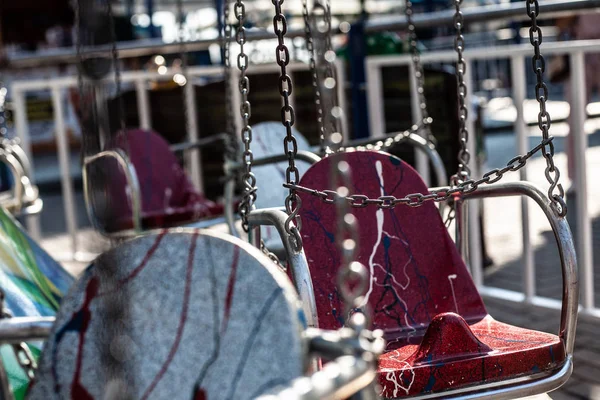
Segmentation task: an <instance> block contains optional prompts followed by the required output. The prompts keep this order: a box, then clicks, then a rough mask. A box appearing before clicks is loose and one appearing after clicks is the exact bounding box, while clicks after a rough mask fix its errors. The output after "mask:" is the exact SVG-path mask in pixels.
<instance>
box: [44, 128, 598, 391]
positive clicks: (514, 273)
mask: <svg viewBox="0 0 600 400" xmlns="http://www.w3.org/2000/svg"><path fill="white" fill-rule="evenodd" d="M598 128H600V126H599V123H598V122H595V121H592V122H590V123H589V124H588V126H586V130H587V131H588V134H589V136H588V137H589V142H590V149H588V154H587V165H588V181H589V184H588V190H589V193H588V196H589V211H590V215H591V216H592V219H593V235H594V249H600V201H599V200H597V199H600V185H598V183H597V182H598V180H597V179H598V178H597V176H598V175H599V174H600V131H598ZM566 131H567V127H566V124H555V125H554V126H553V134H554V135H556V136H557V138H556V140H555V144H556V151H557V157H556V162H557V165H558V166H559V168H560V169H561V171H563V177H566V176H567V175H568V174H567V171H566V158H565V155H564V154H563V153H562V151H563V148H564V137H562V136H563V135H564V134H566ZM596 132H597V133H596ZM530 134H531V138H530V144H531V145H533V144H534V143H535V142H537V141H538V140H539V138H538V137H537V136H536V135H538V133H537V132H536V131H535V129H533V128H532V130H531V132H530ZM486 148H487V149H488V153H489V154H488V160H487V165H486V167H485V168H484V169H489V168H494V167H500V166H502V165H503V164H504V163H505V162H506V161H507V160H508V159H510V158H512V156H511V155H512V154H515V153H516V151H515V146H514V137H513V135H512V134H511V133H510V132H505V133H502V132H500V133H496V134H494V135H490V136H489V137H487V138H486ZM491 150H493V152H491ZM543 168H544V160H543V159H542V158H540V157H537V158H535V159H533V160H532V161H531V163H530V164H529V165H528V167H527V172H528V174H529V179H530V180H531V181H533V182H534V183H536V184H538V185H540V186H542V187H547V186H546V183H545V178H544V175H543ZM506 179H507V180H516V179H518V176H517V175H515V174H513V175H508V176H507V177H506ZM567 181H568V180H565V183H567ZM44 201H45V211H44V213H43V214H42V217H41V222H42V229H43V231H44V233H45V239H44V241H43V246H44V247H45V248H46V249H47V250H48V251H49V252H50V253H52V254H53V255H54V256H55V257H57V258H58V259H59V260H61V262H63V263H64V264H65V265H66V266H67V268H69V269H70V270H72V271H73V272H75V273H77V272H80V271H81V270H82V268H84V267H85V265H86V262H87V261H88V260H86V259H89V256H90V255H93V254H94V253H98V252H100V251H102V250H103V249H105V248H108V247H109V245H110V244H109V243H108V242H107V241H106V240H103V239H102V238H101V237H100V236H99V235H97V234H95V233H93V232H92V231H91V230H90V229H87V230H85V231H84V232H83V234H82V235H80V237H79V241H80V249H82V250H83V252H82V253H81V254H79V255H78V256H79V257H80V259H79V261H73V260H72V259H69V245H70V242H69V238H68V237H66V236H65V235H63V234H60V232H64V231H65V227H64V222H63V221H64V220H63V217H62V212H63V211H62V202H61V198H60V196H59V195H58V194H56V193H46V194H45V195H44ZM569 206H570V207H569V221H570V222H571V223H572V221H574V220H575V219H574V215H575V213H576V212H577V210H576V209H575V207H574V205H573V201H572V199H569ZM77 208H78V221H79V226H81V227H86V226H88V227H89V223H88V221H87V217H86V215H85V208H84V206H83V199H82V197H81V193H80V191H78V196H77ZM531 208H532V211H531V232H532V245H533V247H534V253H535V261H536V284H537V291H538V294H539V295H541V296H547V297H551V298H556V299H558V298H560V293H561V277H560V269H559V263H558V255H557V252H556V248H555V246H554V244H553V240H554V239H553V237H552V233H551V231H550V230H549V226H548V224H547V222H546V220H545V217H544V216H543V214H541V212H539V211H538V210H535V207H534V205H533V204H532V206H531ZM520 215H521V214H520V200H519V199H517V198H513V199H486V200H485V201H484V218H485V235H486V242H487V248H488V253H489V255H490V257H491V258H492V259H493V260H494V265H493V266H492V267H491V268H489V269H487V270H486V276H485V284H486V285H489V286H495V287H500V288H504V289H511V290H517V291H519V290H521V286H522V267H521V262H520V257H521V251H522V246H521V223H520ZM572 228H573V231H574V232H576V229H575V228H576V227H575V226H573V225H572ZM575 239H576V238H575ZM86 253H87V254H86ZM596 253H597V254H596V255H597V256H596V258H595V262H594V268H595V272H596V274H595V276H596V278H595V280H596V282H597V283H600V252H599V251H596ZM596 287H598V286H596ZM599 293H600V291H599V292H598V293H597V294H596V299H597V300H596V301H597V304H600V295H599ZM486 304H487V305H488V309H489V311H490V313H491V314H492V315H493V316H495V317H496V318H497V319H499V320H501V321H504V322H507V323H512V324H515V325H519V326H523V327H526V328H530V329H537V330H542V331H547V332H551V333H556V332H557V330H558V323H559V313H558V312H555V311H548V310H541V309H533V308H528V307H525V306H523V305H522V304H514V303H507V302H504V301H499V300H490V299H486ZM599 337H600V321H590V320H587V321H585V320H580V321H579V324H578V331H577V338H576V351H575V371H574V374H573V377H572V378H571V379H570V380H569V382H568V383H567V384H566V385H565V386H564V387H563V388H561V389H559V390H558V391H555V392H553V393H551V394H550V395H551V397H552V398H553V399H555V400H560V399H600V339H599Z"/></svg>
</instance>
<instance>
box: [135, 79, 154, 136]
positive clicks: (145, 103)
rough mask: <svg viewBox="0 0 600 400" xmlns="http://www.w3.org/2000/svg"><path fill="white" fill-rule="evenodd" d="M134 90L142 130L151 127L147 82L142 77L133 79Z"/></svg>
mask: <svg viewBox="0 0 600 400" xmlns="http://www.w3.org/2000/svg"><path fill="white" fill-rule="evenodd" d="M135 91H136V94H137V96H136V97H137V111H138V116H139V119H140V127H141V128H142V129H143V130H146V131H148V130H150V129H152V117H151V114H150V98H149V96H148V87H147V82H146V79H145V78H144V77H141V78H139V79H137V80H136V81H135Z"/></svg>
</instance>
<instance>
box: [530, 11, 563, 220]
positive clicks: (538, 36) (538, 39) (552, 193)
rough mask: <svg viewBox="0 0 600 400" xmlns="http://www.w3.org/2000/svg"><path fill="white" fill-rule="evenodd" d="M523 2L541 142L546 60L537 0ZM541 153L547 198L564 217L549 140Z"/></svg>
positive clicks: (545, 128)
mask: <svg viewBox="0 0 600 400" xmlns="http://www.w3.org/2000/svg"><path fill="white" fill-rule="evenodd" d="M525 4H526V6H527V15H528V16H529V18H530V19H531V26H530V27H529V41H530V42H531V44H532V46H533V48H534V55H533V57H532V59H531V66H532V69H533V72H534V73H535V76H536V81H537V82H536V85H535V98H536V99H537V101H538V103H539V105H540V112H539V114H538V126H539V128H540V131H542V143H544V142H546V141H547V140H548V139H549V138H551V136H550V134H549V130H550V125H551V124H552V120H551V118H550V114H549V113H548V111H547V110H546V101H547V100H548V87H547V86H546V84H545V83H544V71H545V69H546V61H545V59H544V56H542V54H541V53H540V45H541V44H542V29H541V28H540V27H539V25H538V21H537V17H538V15H539V11H540V9H539V4H538V0H527V2H526V3H525ZM532 6H533V7H532ZM542 154H543V156H544V158H545V159H546V171H545V174H546V179H547V180H548V183H549V184H550V188H549V189H548V199H549V200H550V202H551V206H552V210H553V211H554V212H555V213H556V215H557V216H559V217H564V216H566V215H567V204H566V202H565V199H564V196H565V192H564V189H563V187H562V184H560V183H559V180H560V171H559V170H558V167H557V166H556V165H555V164H554V144H553V143H552V142H551V141H549V142H548V143H547V145H544V146H543V147H542Z"/></svg>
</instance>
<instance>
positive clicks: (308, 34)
mask: <svg viewBox="0 0 600 400" xmlns="http://www.w3.org/2000/svg"><path fill="white" fill-rule="evenodd" d="M302 17H303V18H304V37H305V42H306V50H307V51H308V55H309V61H308V65H309V70H310V72H311V78H312V86H313V91H314V95H315V107H316V111H317V125H318V129H319V139H320V146H321V148H320V153H321V154H326V153H327V152H328V149H327V146H325V124H324V122H323V104H322V102H321V89H320V87H319V76H318V71H317V63H316V60H315V49H314V43H313V37H312V36H313V35H312V28H311V22H310V15H309V12H308V0H302Z"/></svg>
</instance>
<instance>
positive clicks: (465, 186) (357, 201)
mask: <svg viewBox="0 0 600 400" xmlns="http://www.w3.org/2000/svg"><path fill="white" fill-rule="evenodd" d="M553 140H554V137H552V136H550V137H548V138H547V139H544V140H542V142H541V143H540V144H538V145H537V146H535V147H534V148H533V149H531V150H530V151H529V152H527V154H525V155H523V156H516V157H514V158H512V159H511V160H510V161H509V162H508V163H507V164H506V166H505V167H503V168H494V169H492V170H491V171H488V172H486V173H485V174H483V177H482V178H481V179H478V180H474V179H468V180H466V181H461V182H459V183H458V185H457V186H452V187H450V186H446V187H441V188H437V189H432V190H429V191H428V192H427V193H426V194H424V193H412V194H408V195H406V196H404V197H400V198H397V197H394V196H380V197H378V198H375V199H372V198H369V197H368V196H365V195H362V194H353V195H348V196H346V197H345V200H346V202H347V203H348V204H349V205H350V206H351V207H354V208H364V207H368V206H371V205H374V206H376V207H377V208H382V209H391V208H395V207H396V206H397V205H408V206H411V207H419V206H421V205H423V204H424V203H425V202H426V201H435V202H442V201H447V200H449V199H451V198H452V197H454V196H456V195H459V194H468V193H472V192H474V191H475V190H477V188H478V187H479V186H480V185H483V184H491V183H495V182H498V181H499V180H500V179H502V178H503V176H504V174H505V173H507V172H509V171H512V172H514V171H518V170H520V169H521V168H523V167H524V166H525V165H526V164H527V160H529V159H530V158H531V157H533V155H534V154H535V153H537V152H538V151H540V150H542V149H543V148H544V147H545V146H548V145H549V144H550V143H552V141H553ZM283 186H284V187H286V188H289V189H293V190H295V191H298V192H302V193H307V194H310V195H312V196H315V197H318V198H319V199H321V201H322V202H323V203H326V204H334V203H335V202H336V200H337V199H338V197H339V196H338V194H337V192H336V191H334V190H323V191H320V190H316V189H311V188H307V187H304V186H299V185H293V184H284V185H283Z"/></svg>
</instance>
